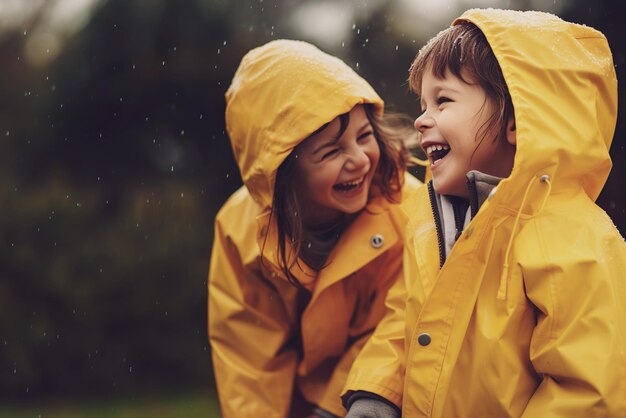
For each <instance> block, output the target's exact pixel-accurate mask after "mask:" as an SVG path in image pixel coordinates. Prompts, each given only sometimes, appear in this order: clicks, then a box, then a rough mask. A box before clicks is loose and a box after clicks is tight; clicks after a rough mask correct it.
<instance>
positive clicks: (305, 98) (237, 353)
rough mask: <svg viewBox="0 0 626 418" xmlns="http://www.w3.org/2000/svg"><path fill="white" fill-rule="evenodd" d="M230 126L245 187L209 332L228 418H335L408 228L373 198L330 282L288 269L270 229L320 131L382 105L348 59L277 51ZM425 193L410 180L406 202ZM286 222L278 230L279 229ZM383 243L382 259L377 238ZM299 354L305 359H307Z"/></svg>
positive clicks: (258, 63) (212, 297)
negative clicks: (301, 150)
mask: <svg viewBox="0 0 626 418" xmlns="http://www.w3.org/2000/svg"><path fill="white" fill-rule="evenodd" d="M226 101H227V109H226V122H227V128H228V134H229V136H230V138H231V142H232V145H233V150H234V153H235V157H236V159H237V163H238V164H239V168H240V171H241V174H242V178H243V180H244V183H245V186H244V187H242V188H240V189H239V190H238V191H237V192H236V193H235V194H234V195H233V196H231V197H230V198H229V200H228V201H227V202H226V203H225V204H224V206H223V207H222V209H221V210H220V212H219V214H218V215H217V217H216V221H215V239H214V244H213V250H212V255H211V267H210V271H209V284H208V300H209V309H208V310H209V313H208V321H209V324H208V328H209V339H210V343H211V351H212V358H213V367H214V371H215V377H216V381H217V387H218V393H219V398H220V405H221V409H222V416H223V417H224V418H247V417H255V418H257V417H264V418H287V417H291V416H294V417H296V416H299V415H296V414H295V412H294V413H293V415H290V412H289V411H290V407H291V406H290V405H291V403H292V399H294V398H295V397H296V396H295V391H298V392H300V393H301V394H302V395H303V396H304V397H305V398H306V399H307V400H308V401H309V402H310V403H312V404H315V405H318V406H320V407H322V408H324V409H326V410H328V411H330V412H333V413H335V414H336V415H339V416H343V414H344V413H345V411H344V410H343V407H342V406H341V403H340V398H339V396H340V393H341V389H342V387H343V385H344V384H345V379H346V376H347V373H348V370H349V368H350V366H351V364H352V361H353V358H354V357H355V355H356V353H358V351H359V350H360V348H361V346H362V345H363V343H364V342H365V340H366V339H367V337H368V336H369V335H370V333H371V332H372V330H373V328H374V327H375V326H376V324H377V323H378V321H379V320H380V319H381V318H382V316H383V313H384V312H383V311H384V297H385V295H386V292H387V290H388V288H389V287H390V286H391V285H392V283H393V282H394V281H396V279H397V278H398V277H400V272H401V254H402V244H403V231H404V227H405V224H406V218H405V217H404V215H403V213H402V210H401V208H400V205H399V204H391V203H389V202H388V201H387V200H385V199H384V198H382V197H373V198H372V199H371V201H370V202H369V204H368V206H367V208H366V209H365V210H364V211H362V212H361V213H360V214H359V215H358V217H357V218H356V219H355V220H354V221H353V223H351V225H350V226H349V228H348V229H347V230H345V231H344V233H343V234H342V236H341V238H340V240H339V242H338V243H337V244H336V246H335V248H334V249H333V251H332V253H331V254H330V257H329V260H328V261H329V264H328V266H327V267H325V268H324V269H322V270H320V271H319V273H318V272H315V271H312V270H310V269H307V268H306V265H305V264H304V263H302V262H301V263H300V266H301V269H296V271H294V274H295V276H296V277H297V278H298V279H299V280H300V282H301V283H303V284H304V285H305V286H306V287H307V288H308V289H309V290H310V291H311V292H312V297H311V300H310V302H309V304H308V306H307V307H306V309H305V310H304V312H303V313H302V316H299V313H298V310H299V307H298V292H297V290H296V288H295V287H294V286H292V285H291V284H290V283H288V281H287V279H286V278H285V277H284V275H283V273H282V272H281V271H280V269H279V268H278V261H277V255H276V244H277V228H276V225H275V223H273V221H271V217H270V206H271V202H272V196H273V190H274V182H275V176H276V170H277V169H278V167H279V166H280V164H281V163H282V162H283V160H284V159H285V158H286V157H287V156H288V155H289V153H290V152H291V150H292V149H293V148H294V147H295V146H296V145H297V144H299V143H300V142H301V141H302V140H304V139H305V138H307V137H308V136H309V135H310V134H311V133H313V132H314V131H315V130H317V129H318V128H319V127H320V126H322V125H324V124H325V123H327V122H329V121H331V120H332V119H334V118H335V117H336V116H337V115H340V114H343V113H346V112H348V111H350V109H352V108H353V107H354V106H355V105H357V104H360V103H370V104H373V105H374V106H375V107H376V108H377V110H378V112H379V113H380V112H382V110H383V102H382V100H381V99H380V97H379V96H378V95H377V94H376V93H375V92H374V90H373V89H372V88H371V87H370V86H369V85H368V84H367V83H366V82H365V80H363V79H362V78H361V77H360V76H359V75H358V74H356V73H355V72H354V71H353V70H352V69H350V68H349V67H348V66H347V65H346V64H344V63H343V62H342V61H340V60H339V59H337V58H334V57H331V56H329V55H327V54H325V53H323V52H321V51H320V50H319V49H317V48H315V47H314V46H312V45H310V44H307V43H304V42H298V41H285V40H280V41H273V42H270V43H269V44H266V45H264V46H262V47H260V48H257V49H254V50H252V51H250V52H249V53H248V54H247V55H246V56H245V57H244V58H243V60H242V62H241V64H240V66H239V68H238V70H237V72H236V74H235V76H234V79H233V81H232V84H231V86H230V88H229V89H228V92H227V94H226ZM418 185H419V183H418V182H417V180H415V179H414V178H412V177H410V176H407V177H406V181H405V185H404V189H403V191H402V196H398V198H399V200H401V199H402V198H403V197H406V196H408V195H410V194H411V192H412V191H414V190H415V189H416V188H417V187H418ZM274 219H275V218H274ZM377 234H379V235H380V236H382V237H383V241H384V242H383V244H382V246H380V247H376V246H373V245H372V238H373V237H374V236H375V235H377ZM299 346H300V348H298V347H299Z"/></svg>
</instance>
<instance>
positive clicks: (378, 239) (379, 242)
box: [370, 234, 385, 248]
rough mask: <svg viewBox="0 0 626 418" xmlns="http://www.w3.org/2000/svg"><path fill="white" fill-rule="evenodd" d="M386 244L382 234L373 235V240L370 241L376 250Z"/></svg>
mask: <svg viewBox="0 0 626 418" xmlns="http://www.w3.org/2000/svg"><path fill="white" fill-rule="evenodd" d="M384 243H385V239H384V238H383V236H382V235H381V234H374V235H372V238H371V239H370V244H372V247H374V248H380V247H382V246H383V244H384Z"/></svg>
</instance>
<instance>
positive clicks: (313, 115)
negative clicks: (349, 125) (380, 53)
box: [226, 40, 384, 209]
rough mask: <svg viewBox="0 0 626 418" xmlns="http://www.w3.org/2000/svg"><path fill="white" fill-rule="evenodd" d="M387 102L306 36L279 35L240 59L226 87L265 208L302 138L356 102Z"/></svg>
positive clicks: (230, 127)
mask: <svg viewBox="0 0 626 418" xmlns="http://www.w3.org/2000/svg"><path fill="white" fill-rule="evenodd" d="M366 103H369V104H373V105H374V106H375V108H376V111H377V112H378V113H382V112H383V108H384V103H383V101H382V99H381V98H380V97H379V96H378V94H376V92H375V91H374V89H373V88H372V87H371V86H370V85H369V84H368V83H367V82H366V81H365V80H364V79H363V78H362V77H360V76H359V75H358V74H357V73H356V72H355V71H353V70H352V69H351V68H350V67H349V66H348V65H346V64H345V63H344V62H343V61H341V60H340V59H338V58H336V57H333V56H331V55H329V54H326V53H324V52H322V51H321V50H320V49H318V48H317V47H315V46H314V45H311V44H309V43H306V42H302V41H292V40H276V41H272V42H269V43H267V44H265V45H263V46H261V47H258V48H255V49H252V50H251V51H249V52H248V53H247V54H246V55H245V56H244V57H243V59H242V61H241V63H240V65H239V68H238V69H237V71H236V73H235V76H234V78H233V80H232V83H231V85H230V87H229V88H228V90H227V92H226V129H227V131H228V135H229V137H230V140H231V145H232V148H233V152H234V154H235V159H236V160H237V164H238V165H239V170H240V172H241V177H242V179H243V182H244V184H245V185H246V187H247V189H248V191H249V192H250V194H251V196H252V198H253V199H254V200H255V201H256V202H257V203H258V204H259V205H260V206H261V207H263V208H264V209H269V208H270V207H271V205H272V200H273V194H274V184H275V180H276V172H277V170H278V168H279V167H280V165H281V163H282V162H283V161H284V160H285V158H287V156H288V155H289V153H290V152H291V151H292V150H293V149H294V148H295V147H296V146H297V145H298V144H299V143H300V142H302V141H303V140H304V139H306V138H307V137H308V136H309V135H311V134H312V133H313V132H315V131H316V130H317V129H318V128H320V127H321V126H323V125H324V124H326V123H328V122H330V121H332V120H333V119H334V118H335V117H337V116H339V115H341V114H344V113H347V112H349V111H350V110H351V109H352V108H353V107H354V106H356V105H357V104H366Z"/></svg>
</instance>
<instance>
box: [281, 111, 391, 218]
mask: <svg viewBox="0 0 626 418" xmlns="http://www.w3.org/2000/svg"><path fill="white" fill-rule="evenodd" d="M340 131H341V122H340V119H339V117H337V118H335V119H333V121H332V122H330V123H329V124H328V125H327V126H326V128H325V129H323V130H322V131H320V132H317V133H316V134H314V135H312V136H311V137H309V138H308V139H306V140H305V141H303V142H302V143H301V144H300V145H298V146H297V147H296V149H295V150H294V151H293V152H294V153H296V167H295V169H296V170H295V171H296V174H295V180H296V182H297V193H298V199H299V201H300V202H301V208H302V210H303V212H304V213H303V214H302V216H303V220H304V222H305V223H308V224H313V223H320V222H327V221H332V220H335V219H337V218H339V217H340V216H341V215H342V214H354V213H357V212H359V211H360V210H362V209H363V208H364V207H365V205H366V204H367V201H368V198H369V191H370V187H371V184H372V179H373V177H374V173H375V171H376V167H377V166H378V160H379V159H380V148H379V146H378V142H377V141H376V138H375V137H374V130H373V128H372V125H371V124H370V121H369V119H368V118H367V115H366V113H365V109H364V108H363V106H362V105H357V106H355V107H354V108H353V109H352V110H351V111H350V113H349V123H348V125H347V127H346V128H345V130H344V131H343V133H341V132H340Z"/></svg>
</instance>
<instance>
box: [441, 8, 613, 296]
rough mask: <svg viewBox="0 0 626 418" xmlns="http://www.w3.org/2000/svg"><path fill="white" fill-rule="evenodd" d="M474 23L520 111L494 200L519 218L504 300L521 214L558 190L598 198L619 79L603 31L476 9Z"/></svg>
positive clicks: (471, 15)
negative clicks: (508, 168)
mask: <svg viewBox="0 0 626 418" xmlns="http://www.w3.org/2000/svg"><path fill="white" fill-rule="evenodd" d="M463 21H468V22H471V23H473V24H475V25H476V26H478V27H479V28H480V30H481V31H482V32H483V33H484V34H485V36H486V38H487V40H488V42H489V44H490V46H491V49H492V50H493V52H494V55H495V56H496V59H497V60H498V63H499V65H500V68H501V69H502V73H503V75H504V79H505V81H506V83H507V86H508V89H509V93H510V95H511V98H512V101H513V107H514V110H515V124H516V130H517V136H516V138H517V150H516V153H515V160H514V165H513V170H512V172H511V174H510V176H509V177H508V178H506V179H504V180H502V181H501V182H500V184H499V185H498V186H497V189H498V190H497V193H495V194H494V195H492V196H491V198H490V200H492V202H491V204H494V205H503V206H505V207H507V208H509V209H511V211H512V214H513V216H514V224H513V227H512V230H511V233H510V237H509V240H508V243H507V245H506V250H505V254H504V260H503V265H502V271H501V277H500V285H499V288H498V295H497V297H498V299H501V300H504V299H506V298H507V289H508V280H509V279H508V276H509V255H510V252H511V249H512V245H513V240H514V237H515V234H516V232H517V230H518V227H519V224H520V219H521V217H522V215H528V216H533V215H535V214H537V213H539V212H541V210H542V209H543V207H544V205H545V204H546V201H547V200H548V199H549V196H550V195H551V194H553V193H574V192H575V191H577V190H579V189H580V188H581V187H582V188H583V189H584V191H585V193H586V194H587V195H588V196H589V198H590V199H591V200H592V201H595V200H596V198H597V197H598V195H599V194H600V191H601V190H602V188H603V186H604V184H605V182H606V179H607V177H608V174H609V171H610V170H611V159H610V156H609V148H610V145H611V142H612V140H613V134H614V131H615V124H616V121H617V77H616V74H615V68H614V66H613V58H612V55H611V51H610V49H609V45H608V42H607V40H606V38H605V37H604V35H603V34H602V33H600V32H599V31H597V30H595V29H593V28H591V27H588V26H584V25H579V24H575V23H570V22H565V21H563V20H561V19H560V18H558V17H557V16H554V15H551V14H548V13H543V12H535V11H529V12H517V11H510V10H496V9H472V10H468V11H467V12H465V13H464V14H463V15H462V16H461V17H459V18H458V19H456V20H455V21H454V22H453V25H455V24H459V23H461V22H463Z"/></svg>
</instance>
